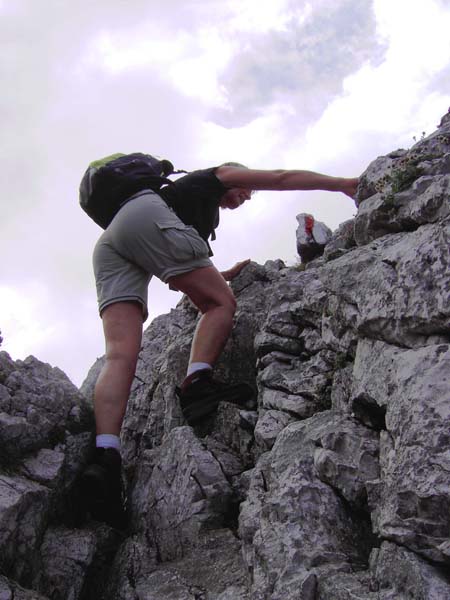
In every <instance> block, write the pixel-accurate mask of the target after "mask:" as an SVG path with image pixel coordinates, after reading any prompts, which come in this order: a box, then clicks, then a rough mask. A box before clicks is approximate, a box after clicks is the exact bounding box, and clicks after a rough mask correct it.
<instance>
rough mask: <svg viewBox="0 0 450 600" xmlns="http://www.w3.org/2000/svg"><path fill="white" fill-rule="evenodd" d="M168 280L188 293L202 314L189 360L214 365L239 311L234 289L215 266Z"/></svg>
mask: <svg viewBox="0 0 450 600" xmlns="http://www.w3.org/2000/svg"><path fill="white" fill-rule="evenodd" d="M169 283H170V285H172V286H174V287H176V288H177V289H179V290H180V291H181V292H183V293H185V294H187V295H188V296H189V298H190V299H191V300H192V302H193V303H194V304H195V305H196V306H197V307H198V308H199V309H200V311H201V312H202V313H203V316H202V317H201V319H200V321H199V323H198V325H197V329H196V331H195V335H194V339H193V342H192V347H191V355H190V359H189V362H190V363H192V362H205V363H208V364H210V365H213V364H214V363H215V362H216V361H217V359H218V358H219V356H220V353H221V352H222V350H223V348H224V346H225V344H226V342H227V339H228V337H229V335H230V333H231V329H232V327H233V316H234V313H235V310H236V300H235V298H234V295H233V292H232V291H231V289H230V288H229V287H228V285H227V283H226V281H225V279H224V278H223V277H222V275H221V274H220V273H219V271H218V270H217V269H216V268H215V267H205V268H202V269H196V270H195V271H191V272H190V273H185V274H183V275H176V276H175V277H171V278H170V281H169Z"/></svg>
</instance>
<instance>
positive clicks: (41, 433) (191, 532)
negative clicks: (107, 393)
mask: <svg viewBox="0 0 450 600" xmlns="http://www.w3.org/2000/svg"><path fill="white" fill-rule="evenodd" d="M449 184H450V121H449V120H448V119H446V118H444V119H443V121H442V123H441V125H440V127H439V130H438V131H436V132H435V133H433V134H432V135H430V136H428V137H426V138H424V139H421V140H420V141H419V142H418V143H417V144H415V145H414V147H413V148H411V149H410V150H398V151H395V152H391V153H390V154H389V155H388V156H385V157H380V158H379V159H377V160H376V161H374V162H373V163H372V164H371V165H369V168H368V169H367V171H366V172H365V173H364V174H363V176H362V178H361V182H360V186H359V190H358V203H359V204H360V206H359V210H358V214H357V215H356V217H355V219H354V220H352V221H348V222H346V223H343V224H342V225H341V226H340V227H339V229H338V230H337V231H336V232H335V233H334V234H333V235H332V236H331V238H330V239H328V241H327V243H326V245H325V248H324V250H323V247H322V249H321V252H322V250H323V255H322V256H316V257H315V258H313V259H312V260H311V261H310V262H308V263H306V264H305V263H303V264H301V265H299V266H297V267H286V266H285V265H284V263H282V261H268V262H267V263H266V264H265V265H257V264H256V263H251V264H249V265H248V266H247V267H246V268H245V269H244V270H243V271H242V272H241V273H240V275H239V276H238V277H237V278H236V279H235V280H234V281H233V282H232V283H231V287H232V289H233V291H234V293H235V294H236V296H237V304H238V309H237V312H236V317H235V324H234V328H233V333H232V335H231V337H230V339H229V341H228V343H227V345H226V347H225V350H224V353H223V354H222V356H221V358H220V360H219V362H218V364H217V366H216V372H215V376H216V377H218V378H219V379H222V380H223V381H224V382H229V383H235V382H238V381H245V382H247V383H249V384H250V385H253V386H254V387H255V388H256V389H257V392H258V398H257V407H254V406H253V407H251V408H249V407H247V408H246V409H245V408H244V409H243V407H237V406H234V405H232V404H229V403H227V402H223V403H221V405H220V406H219V408H218V410H217V412H216V414H215V415H213V416H212V417H211V418H210V419H208V420H207V422H205V423H204V424H203V425H202V427H197V428H196V431H195V432H194V431H193V430H192V429H191V428H190V427H186V426H184V421H183V418H182V414H181V410H180V406H179V402H178V399H177V396H176V393H175V386H176V385H178V384H180V383H181V381H182V380H183V378H184V376H185V372H186V366H187V363H188V360H189V351H190V344H191V340H192V335H193V332H194V330H195V327H196V325H197V322H198V319H199V317H200V315H199V313H198V310H197V309H196V308H195V307H194V306H193V305H192V303H191V302H190V301H189V300H188V299H187V298H186V297H184V298H183V299H182V300H181V301H180V302H179V304H178V306H177V307H176V308H175V309H173V310H172V311H171V312H170V313H169V314H168V315H162V316H161V317H158V318H157V319H155V320H154V321H153V323H151V324H150V326H149V327H148V328H147V329H146V331H145V332H144V336H143V343H142V349H141V353H140V357H139V361H138V367H137V371H136V377H135V379H134V382H133V386H132V392H131V396H130V400H129V404H128V409H127V415H126V419H125V423H124V427H123V430H122V452H123V459H124V461H123V464H124V475H125V480H126V484H127V490H128V500H129V501H128V508H129V514H130V528H129V530H128V531H127V532H125V533H124V534H123V535H120V534H118V533H117V532H115V531H113V530H112V529H111V528H109V527H107V526H106V525H100V524H98V523H95V522H93V521H92V520H91V521H89V522H86V521H83V522H81V523H77V524H76V525H77V527H78V528H77V529H75V528H74V525H75V523H72V521H76V518H77V516H78V515H77V510H76V507H75V506H74V500H75V496H74V495H73V494H72V492H73V486H74V483H75V482H76V478H77V475H78V473H79V472H80V469H81V468H82V466H83V465H84V464H85V463H86V461H87V460H88V455H89V451H90V448H91V447H92V442H93V434H94V431H93V420H92V393H93V389H94V385H95V381H96V379H97V376H98V372H99V369H100V368H101V365H102V362H103V360H104V359H103V358H101V359H99V360H98V361H97V363H96V364H95V365H94V366H93V368H92V369H91V371H90V373H89V374H88V377H87V378H86V381H85V382H84V384H83V386H82V393H80V392H78V390H76V388H75V387H74V386H73V385H72V384H71V383H70V381H69V380H68V379H67V377H66V376H65V375H64V374H63V373H62V372H61V371H59V370H58V369H52V368H51V367H50V366H49V365H44V364H42V363H39V361H37V360H36V359H34V358H33V357H29V358H28V359H27V360H25V361H12V360H11V358H10V357H9V356H8V355H7V354H6V353H4V352H2V353H0V568H1V572H2V577H0V597H1V598H7V599H8V600H12V599H13V598H20V599H22V600H28V599H31V598H36V599H37V598H39V599H40V600H46V599H47V598H48V599H50V598H53V600H55V599H56V598H68V599H70V600H82V599H84V600H87V598H96V599H98V600H106V599H108V600H142V599H143V598H153V599H155V598H156V599H159V598H164V599H165V600H167V599H169V598H174V599H175V598H176V599H177V600H178V599H181V598H186V599H191V598H196V599H197V600H200V599H207V600H231V598H233V600H250V599H251V600H280V599H281V598H283V600H294V598H295V599H297V598H300V599H301V600H319V599H320V600H355V599H360V600H362V599H364V600H406V599H408V600H425V598H426V599H427V600H428V599H431V600H435V599H436V600H437V599H438V598H439V600H440V599H441V598H442V599H444V598H447V597H450V596H449V591H448V585H449V577H448V573H447V571H448V565H449V561H450V540H449V536H448V532H449V530H450V523H449V518H450V517H449V515H450V485H449V479H448V473H449V471H450V464H449V448H450V436H449V433H448V422H449V417H450V397H449V389H450V386H449V379H448V377H449V375H448V373H449V366H450V365H449V362H450V346H449V344H450V334H449V331H450V327H449V325H450V313H449V311H450V309H449V306H450V305H449V302H448V299H449V292H450V280H449V272H450V268H449V265H450V255H449V247H450V244H449V241H450V213H449V202H448V200H449V189H450V188H449ZM316 232H317V230H316ZM311 233H313V231H312V232H311ZM316 237H317V236H316ZM308 241H309V242H311V241H312V236H311V240H308ZM317 241H318V240H317V239H316V240H315V242H317ZM322 241H323V240H322ZM320 245H321V246H322V244H320ZM330 407H332V410H329V408H330ZM255 463H256V464H255ZM239 512H240V514H239ZM238 514H239V522H238ZM237 530H238V535H236V533H237ZM29 588H35V590H37V591H32V590H31V589H29ZM40 594H42V595H40Z"/></svg>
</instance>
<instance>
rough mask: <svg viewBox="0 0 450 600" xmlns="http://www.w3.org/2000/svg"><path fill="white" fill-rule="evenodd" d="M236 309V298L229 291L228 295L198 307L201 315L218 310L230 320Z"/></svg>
mask: <svg viewBox="0 0 450 600" xmlns="http://www.w3.org/2000/svg"><path fill="white" fill-rule="evenodd" d="M236 307H237V303H236V298H235V297H234V295H233V293H231V291H230V294H226V295H223V296H220V297H218V298H214V299H210V300H209V301H206V302H203V303H202V305H201V306H199V308H200V311H201V312H202V313H203V314H204V313H207V312H209V311H210V310H213V309H217V308H219V309H221V310H222V311H223V312H225V313H226V314H227V315H228V316H229V317H231V318H233V316H234V313H235V312H236Z"/></svg>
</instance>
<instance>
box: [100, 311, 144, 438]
mask: <svg viewBox="0 0 450 600" xmlns="http://www.w3.org/2000/svg"><path fill="white" fill-rule="evenodd" d="M102 320H103V330H104V333H105V344H106V362H105V364H104V366H103V369H102V371H101V373H100V375H99V377H98V380H97V383H96V386H95V393H94V409H95V421H96V428H97V435H99V434H102V433H111V434H114V435H119V434H120V428H121V425H122V421H123V418H124V415H125V411H126V407H127V402H128V396H129V394H130V388H131V383H132V381H133V377H134V373H135V370H136V363H137V358H138V354H139V350H140V347H141V340H142V307H141V305H140V304H138V303H137V302H116V303H115V304H111V305H110V306H108V307H106V308H105V310H104V311H103V313H102Z"/></svg>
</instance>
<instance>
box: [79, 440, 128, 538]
mask: <svg viewBox="0 0 450 600" xmlns="http://www.w3.org/2000/svg"><path fill="white" fill-rule="evenodd" d="M78 485H79V493H80V497H81V498H82V501H83V502H84V504H85V506H86V509H87V512H89V513H90V515H91V517H92V518H93V519H95V520H96V521H101V522H103V523H106V524H107V525H109V526H110V527H113V528H114V529H119V530H123V529H125V527H126V514H125V502H124V493H123V486H122V460H121V457H120V453H119V452H118V451H117V450H116V449H115V448H96V449H95V452H94V457H93V460H92V461H91V462H90V463H89V464H88V465H87V467H86V468H85V469H84V471H83V472H82V473H81V475H80V478H79V482H78Z"/></svg>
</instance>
